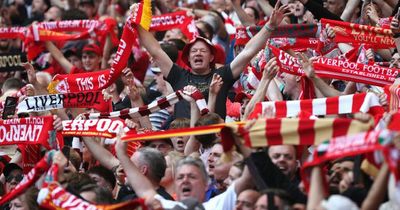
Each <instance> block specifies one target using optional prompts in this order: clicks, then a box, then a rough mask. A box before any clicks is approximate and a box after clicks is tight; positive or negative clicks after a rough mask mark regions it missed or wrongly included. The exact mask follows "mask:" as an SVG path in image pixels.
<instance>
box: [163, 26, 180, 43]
mask: <svg viewBox="0 0 400 210" xmlns="http://www.w3.org/2000/svg"><path fill="white" fill-rule="evenodd" d="M171 39H183V34H182V32H181V30H180V29H178V28H174V29H171V30H168V31H167V32H166V33H165V35H164V39H163V41H169V40H171Z"/></svg>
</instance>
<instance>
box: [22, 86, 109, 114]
mask: <svg viewBox="0 0 400 210" xmlns="http://www.w3.org/2000/svg"><path fill="white" fill-rule="evenodd" d="M110 103H111V101H110V100H108V101H106V100H104V97H103V94H102V93H101V92H100V91H96V92H91V91H90V92H89V91H88V92H76V93H65V94H52V95H39V96H29V97H26V98H25V99H24V100H23V101H21V102H20V103H19V104H18V106H17V110H18V111H17V113H30V112H38V111H49V110H53V109H63V108H94V109H96V110H98V111H101V112H106V111H109V110H110V106H111V104H110Z"/></svg>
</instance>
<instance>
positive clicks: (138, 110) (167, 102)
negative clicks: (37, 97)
mask: <svg viewBox="0 0 400 210" xmlns="http://www.w3.org/2000/svg"><path fill="white" fill-rule="evenodd" d="M181 94H182V91H181V90H178V91H176V92H174V93H172V94H169V95H167V96H166V97H165V98H161V99H159V100H156V101H153V102H151V103H150V104H148V105H144V106H141V107H135V108H131V109H124V110H121V111H115V112H109V113H108V112H102V113H91V114H85V116H86V117H87V118H89V119H98V118H114V117H131V118H136V117H143V116H147V115H149V114H151V113H154V112H156V111H158V110H161V109H165V108H167V107H169V106H171V105H173V104H176V103H178V101H179V100H181V99H182V96H181ZM190 96H191V97H192V98H193V99H194V100H195V101H196V104H197V106H198V107H199V110H200V114H201V115H204V114H207V113H208V108H207V103H206V100H205V99H204V97H203V94H202V93H201V92H200V91H199V90H196V91H195V92H194V93H192V94H190Z"/></svg>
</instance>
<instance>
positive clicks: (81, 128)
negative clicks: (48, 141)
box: [61, 119, 129, 138]
mask: <svg viewBox="0 0 400 210" xmlns="http://www.w3.org/2000/svg"><path fill="white" fill-rule="evenodd" d="M62 125H63V130H62V131H61V134H62V135H63V136H94V137H105V138H113V137H115V135H116V133H117V132H118V131H119V128H124V129H125V131H126V132H128V131H129V129H128V128H127V127H126V125H125V122H124V121H123V120H121V119H89V120H63V121H62Z"/></svg>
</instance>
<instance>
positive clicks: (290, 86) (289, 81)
mask: <svg viewBox="0 0 400 210" xmlns="http://www.w3.org/2000/svg"><path fill="white" fill-rule="evenodd" d="M281 78H282V82H283V83H284V84H285V89H283V94H287V95H292V94H291V93H292V90H294V89H296V87H297V86H298V84H297V78H296V76H295V75H291V74H288V73H282V74H281Z"/></svg>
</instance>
